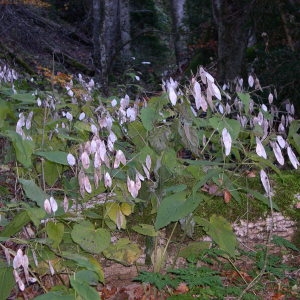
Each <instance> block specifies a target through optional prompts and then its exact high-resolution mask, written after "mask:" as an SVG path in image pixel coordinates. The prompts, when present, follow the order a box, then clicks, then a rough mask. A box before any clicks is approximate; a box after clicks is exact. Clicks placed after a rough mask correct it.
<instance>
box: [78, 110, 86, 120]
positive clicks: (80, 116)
mask: <svg viewBox="0 0 300 300" xmlns="http://www.w3.org/2000/svg"><path fill="white" fill-rule="evenodd" d="M84 118H85V113H84V112H82V113H81V114H80V115H79V118H78V119H79V121H82V120H83V119H84Z"/></svg>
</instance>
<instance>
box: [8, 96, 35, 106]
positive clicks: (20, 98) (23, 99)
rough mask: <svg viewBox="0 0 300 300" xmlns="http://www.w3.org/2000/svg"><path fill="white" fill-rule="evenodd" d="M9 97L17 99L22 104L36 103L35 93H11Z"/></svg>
mask: <svg viewBox="0 0 300 300" xmlns="http://www.w3.org/2000/svg"><path fill="white" fill-rule="evenodd" d="M10 98H12V99H15V100H18V101H20V102H22V103H24V104H36V99H35V95H33V94H32V93H24V94H12V95H10Z"/></svg>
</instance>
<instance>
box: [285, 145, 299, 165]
mask: <svg viewBox="0 0 300 300" xmlns="http://www.w3.org/2000/svg"><path fill="white" fill-rule="evenodd" d="M287 154H288V157H289V159H290V161H291V163H292V165H293V167H294V168H295V169H298V166H300V163H299V161H298V159H297V157H296V155H295V153H294V152H293V150H292V148H291V147H290V146H288V147H287Z"/></svg>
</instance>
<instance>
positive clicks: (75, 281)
mask: <svg viewBox="0 0 300 300" xmlns="http://www.w3.org/2000/svg"><path fill="white" fill-rule="evenodd" d="M4 70H5V72H8V74H6V73H5V74H6V76H8V78H10V81H6V82H5V83H3V84H2V85H1V87H0V135H1V143H2V145H3V147H2V152H1V169H0V171H1V172H0V180H1V182H2V183H3V184H1V186H2V188H1V189H0V197H1V206H0V217H1V219H0V226H1V231H0V246H1V251H2V252H3V253H4V256H3V257H5V258H6V260H7V265H8V266H10V264H11V262H10V260H13V264H12V265H13V267H12V268H11V267H10V268H1V267H0V275H1V274H2V275H3V276H7V277H9V278H11V275H12V274H13V276H14V279H15V281H16V284H17V287H16V289H19V290H21V291H24V289H25V287H26V286H27V284H28V282H29V281H32V282H35V284H36V285H37V286H39V287H42V288H43V290H44V292H45V296H40V297H38V299H47V297H51V295H52V296H54V295H55V293H57V292H58V290H57V289H59V291H60V293H61V294H64V296H65V295H67V296H68V297H69V298H70V299H74V295H78V297H81V298H80V299H91V300H93V299H97V297H98V298H99V296H98V295H97V292H96V290H95V288H94V287H95V285H97V284H100V283H101V284H104V283H105V277H104V271H103V267H102V264H101V262H102V261H103V260H104V259H106V260H111V261H114V262H118V263H121V264H123V265H124V266H131V265H133V264H136V263H137V261H138V259H139V258H140V256H141V255H142V247H141V246H144V245H141V244H145V247H146V250H145V252H146V261H147V264H150V265H151V266H152V269H153V272H154V273H159V274H160V273H163V272H162V271H163V270H164V268H165V265H166V259H167V256H168V252H169V246H170V245H171V244H172V246H174V244H173V243H176V245H181V243H185V242H186V241H192V240H198V239H199V238H200V237H201V236H202V235H204V234H205V235H208V236H210V238H211V240H212V242H211V243H204V244H202V243H200V244H199V243H196V244H192V245H188V246H187V249H185V254H184V256H185V258H188V254H192V255H193V256H194V258H195V259H197V260H200V261H202V262H205V263H209V261H208V258H209V257H208V256H213V259H214V260H218V261H222V259H223V261H224V259H225V260H227V261H228V262H229V263H231V264H232V262H233V261H234V260H235V259H236V258H237V257H238V255H239V253H238V242H237V238H236V236H235V234H234V232H233V229H232V226H231V223H232V222H234V221H237V220H239V219H247V220H256V219H258V218H260V217H263V216H266V215H267V214H272V213H273V212H274V211H277V210H278V211H281V212H283V213H285V212H286V214H287V215H289V216H291V217H292V218H293V219H295V220H298V219H299V216H298V214H299V213H298V211H297V210H296V209H294V207H295V205H297V204H298V202H297V200H295V199H294V195H295V194H297V193H298V187H299V180H298V179H299V172H298V170H296V171H293V172H290V171H286V170H288V169H289V168H290V167H291V166H293V167H294V168H295V169H298V167H299V165H300V163H299V161H298V159H297V156H296V154H295V152H296V151H297V152H296V153H299V152H300V138H299V129H300V123H299V121H297V120H294V117H293V116H294V108H293V106H291V105H290V106H287V111H286V112H280V114H278V115H276V114H274V113H273V110H274V106H273V104H272V99H273V97H274V96H273V94H272V93H274V92H273V91H271V90H269V88H268V90H267V92H268V93H269V96H268V100H267V99H265V100H266V101H265V103H264V102H263V100H261V98H260V97H258V96H257V93H259V91H258V90H253V91H252V89H254V87H253V82H254V78H253V77H251V76H252V75H251V76H249V79H248V81H249V88H244V87H242V86H241V84H240V83H238V86H237V89H238V90H239V92H236V91H235V90H229V89H228V88H227V89H224V90H223V89H221V88H220V86H218V84H217V83H216V81H215V80H214V78H213V77H212V76H211V75H210V74H209V73H207V72H206V71H205V70H204V69H203V68H201V67H200V68H199V70H198V71H197V74H196V75H195V77H194V78H192V80H191V82H190V83H189V84H187V85H185V86H181V85H180V84H179V83H178V82H175V81H174V80H173V79H171V78H170V79H168V80H167V81H166V82H164V89H165V90H164V91H163V92H162V93H161V94H160V95H158V96H155V97H152V98H149V99H148V98H147V99H145V98H141V99H140V98H139V97H138V96H137V97H136V98H135V99H134V100H133V99H131V98H130V97H129V96H128V95H124V97H123V98H121V99H120V97H111V98H105V97H101V95H100V92H99V89H98V87H97V85H96V84H95V82H94V81H93V80H92V79H85V78H83V77H82V76H81V75H78V76H73V78H72V77H71V76H69V75H67V74H63V73H56V74H54V73H53V74H52V71H50V70H48V69H46V68H45V69H43V70H42V71H43V73H44V75H45V77H46V78H47V79H48V83H47V84H46V85H45V86H44V89H41V88H39V86H40V84H41V83H42V81H40V80H36V81H34V80H33V83H32V85H33V86H34V87H35V88H34V89H32V88H33V86H32V85H31V84H30V83H28V86H27V87H26V84H25V82H21V83H19V85H18V84H17V83H16V84H15V85H14V84H13V81H17V78H16V77H17V76H16V74H15V73H14V72H13V71H12V70H10V69H4ZM50 82H51V84H50ZM21 87H22V88H24V89H26V90H20V89H19V88H21ZM29 87H30V88H29ZM51 88H52V89H51ZM27 89H28V90H27ZM261 97H262V96H261ZM278 124H279V125H278ZM294 151H295V152H294ZM278 164H280V165H284V169H281V168H279V167H278V166H277V165H278ZM7 174H9V176H7V177H6V175H7ZM7 192H9V196H11V199H10V198H9V197H7V195H6V193H7ZM10 200H13V201H10ZM137 236H138V238H136V237H137ZM187 238H188V239H187ZM161 240H163V241H164V243H160V242H161ZM136 241H138V243H137V242H136ZM141 241H142V242H141ZM204 250H205V251H208V250H211V251H210V252H209V254H208V253H206V252H205V253H206V254H205V255H201V254H203V251H204ZM295 251H296V250H295ZM181 255H183V254H182V253H181ZM220 258H221V259H220ZM264 268H265V267H264ZM202 271H203V272H204V273H205V275H203V274H202V273H201V272H202ZM1 272H2V273H1ZM199 272H200V273H201V274H202V275H203V276H202V275H201V274H200V273H199ZM268 272H271V269H270V271H268ZM23 273H24V274H25V277H26V278H25V280H24V279H23V278H20V274H23ZM169 273H170V274H169V275H170V278H169V279H170V280H173V279H174V278H175V279H176V278H177V279H178V280H185V281H189V282H190V286H191V288H192V289H195V293H200V294H201V293H202V294H203V293H204V291H205V293H206V294H207V295H203V298H202V299H205V297H208V298H209V295H210V294H211V297H221V296H220V295H225V294H226V293H229V294H230V293H233V294H234V293H237V292H236V291H233V290H232V291H231V292H229V291H228V290H226V289H223V287H222V288H221V287H220V286H218V282H219V281H220V278H219V277H216V276H215V275H216V274H215V273H214V272H213V271H210V270H209V269H201V268H195V266H193V267H187V268H185V269H181V270H172V271H170V272H169ZM46 274H47V275H49V276H56V274H58V276H60V275H61V274H67V278H68V281H67V282H68V283H67V284H65V286H60V287H53V289H52V290H50V291H49V290H48V289H47V288H45V287H44V286H43V282H41V280H40V278H41V277H43V276H44V275H46ZM2 275H1V276H2ZM148 276H150V277H151V276H152V275H148ZM161 276H163V274H162V275H161ZM217 276H220V274H218V275H217ZM202 277H203V278H202ZM153 278H155V276H154V277H153V276H152V277H151V278H150V279H151V280H154V279H153ZM159 278H162V279H161V280H162V281H163V280H164V279H163V277H159ZM150 279H149V280H150ZM141 280H142V281H144V280H146V279H145V278H142V279H141ZM193 280H195V281H193ZM197 280H198V281H197ZM201 280H206V281H207V282H203V281H201ZM176 283H177V282H176ZM153 284H156V285H158V283H157V282H153ZM169 284H170V285H172V282H171V281H170V283H169ZM174 285H175V283H174ZM199 286H205V288H204V289H203V291H202V292H201V290H199ZM160 287H162V285H160V284H159V288H160ZM4 288H5V286H3V284H2V285H1V281H0V290H1V289H4ZM243 288H245V285H244V286H243V287H241V289H243ZM249 289H250V288H249ZM54 290H55V291H54ZM4 291H5V293H6V294H7V296H8V295H9V294H10V293H11V290H9V289H8V288H7V289H5V290H4ZM247 291H248V290H247ZM47 293H50V294H48V296H46V294H47ZM51 293H53V294H51ZM245 295H246V294H245ZM69 298H68V299H69ZM78 299H79V298H78Z"/></svg>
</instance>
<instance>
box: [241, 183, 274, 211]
mask: <svg viewBox="0 0 300 300" xmlns="http://www.w3.org/2000/svg"><path fill="white" fill-rule="evenodd" d="M243 190H244V191H245V192H246V193H247V194H249V195H252V196H253V197H254V198H255V199H257V200H260V201H261V202H262V203H264V204H265V205H267V206H268V207H270V208H271V205H270V199H268V197H266V196H265V195H263V194H261V193H259V192H257V191H255V190H252V189H248V188H243ZM271 201H272V208H273V209H275V210H277V211H279V207H278V206H277V204H276V203H275V202H274V201H273V200H271Z"/></svg>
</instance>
